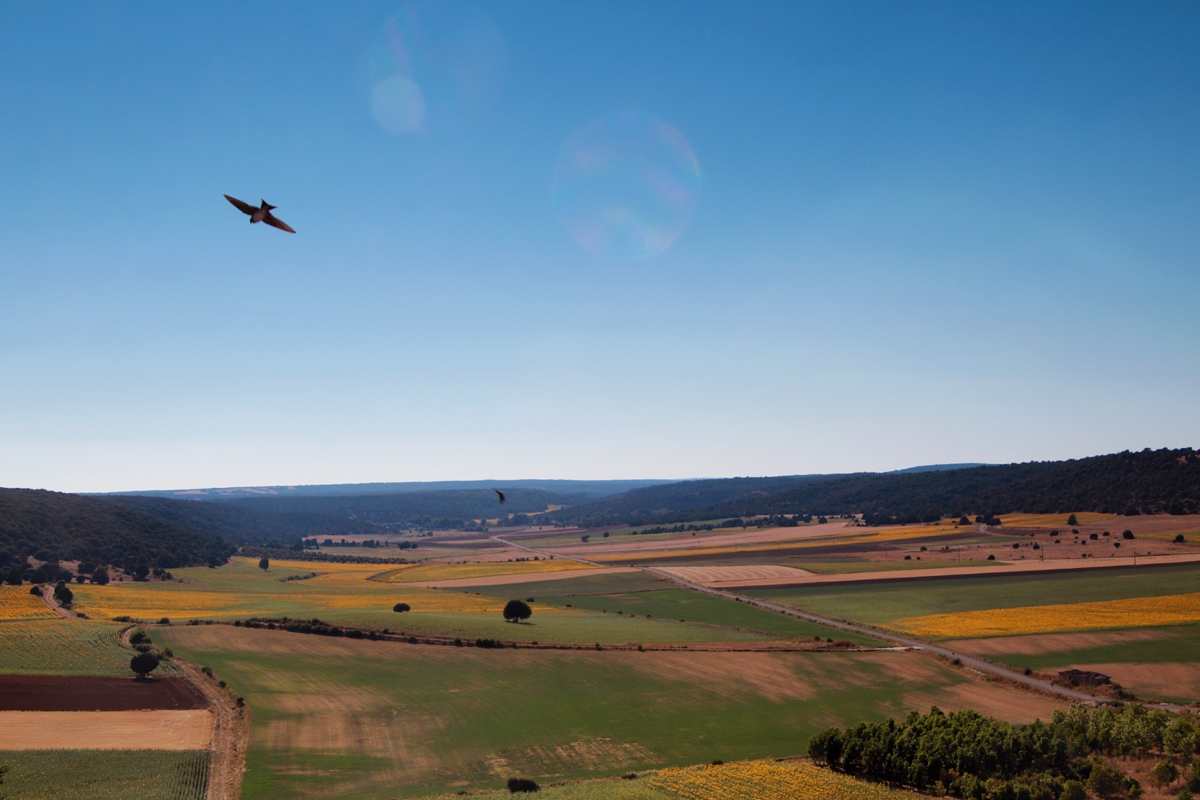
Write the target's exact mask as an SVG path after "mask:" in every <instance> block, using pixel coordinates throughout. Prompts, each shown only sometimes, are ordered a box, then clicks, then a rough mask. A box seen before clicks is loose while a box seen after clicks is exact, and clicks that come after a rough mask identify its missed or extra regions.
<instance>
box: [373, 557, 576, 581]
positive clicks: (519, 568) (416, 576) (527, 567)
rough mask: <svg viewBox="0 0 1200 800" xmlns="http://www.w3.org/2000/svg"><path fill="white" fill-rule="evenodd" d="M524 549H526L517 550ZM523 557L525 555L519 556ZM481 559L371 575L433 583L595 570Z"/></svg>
mask: <svg viewBox="0 0 1200 800" xmlns="http://www.w3.org/2000/svg"><path fill="white" fill-rule="evenodd" d="M517 552H519V553H520V552H523V551H517ZM518 557H520V558H524V557H525V556H524V555H521V556H518ZM530 559H531V560H529V561H511V560H510V561H479V562H473V563H469V564H418V565H414V566H410V567H400V568H399V569H393V570H388V571H387V572H383V573H380V574H379V575H373V576H371V580H373V581H379V582H380V583H418V582H424V583H430V582H441V581H452V580H461V579H463V578H490V577H494V576H497V575H533V574H537V573H543V572H567V571H572V570H589V569H595V567H593V566H591V565H590V564H580V563H579V562H578V561H571V560H570V559H566V558H559V559H554V560H553V561H551V560H550V559H546V560H544V561H543V560H539V561H533V560H532V556H530Z"/></svg>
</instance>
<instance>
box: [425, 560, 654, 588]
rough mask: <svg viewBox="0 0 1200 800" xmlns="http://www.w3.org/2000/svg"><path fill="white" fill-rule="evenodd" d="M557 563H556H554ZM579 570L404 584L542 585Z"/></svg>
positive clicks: (597, 571) (608, 570)
mask: <svg viewBox="0 0 1200 800" xmlns="http://www.w3.org/2000/svg"><path fill="white" fill-rule="evenodd" d="M556 563H557V562H556ZM639 571H640V570H636V569H633V568H631V567H598V568H594V569H590V570H588V571H587V572H586V573H582V574H586V575H588V576H593V575H616V574H618V573H622V572H639ZM580 574H581V573H580V571H579V570H567V571H560V572H535V573H528V572H525V573H517V574H511V573H510V574H505V575H488V576H485V577H482V578H458V579H455V580H448V581H427V582H416V583H406V584H405V585H406V586H416V587H422V588H426V589H455V588H464V589H465V588H468V587H471V586H509V585H512V584H518V583H520V584H525V583H544V582H546V581H562V580H568V579H571V578H578V577H579V576H580Z"/></svg>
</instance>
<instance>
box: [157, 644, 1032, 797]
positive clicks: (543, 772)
mask: <svg viewBox="0 0 1200 800" xmlns="http://www.w3.org/2000/svg"><path fill="white" fill-rule="evenodd" d="M155 635H156V636H159V637H162V640H163V642H164V644H168V645H170V646H171V647H172V648H173V649H174V650H175V652H176V653H178V654H180V655H181V656H184V657H186V658H188V659H190V660H192V661H195V662H197V663H200V664H204V665H206V666H210V667H212V668H213V669H214V670H215V671H216V673H217V674H218V675H220V676H221V677H222V678H223V679H225V680H227V681H228V682H229V684H230V686H231V687H232V688H233V689H234V691H236V692H237V693H238V694H240V695H243V696H245V697H246V699H247V701H248V703H249V704H250V706H251V707H252V708H253V709H254V714H255V721H254V727H253V728H252V730H251V740H250V748H249V751H248V754H247V767H248V772H247V774H246V780H245V784H244V794H243V796H244V797H245V798H247V800H261V798H285V797H295V796H297V795H305V796H320V797H332V798H337V797H408V796H414V795H421V794H429V793H432V792H438V791H458V790H460V789H476V788H479V789H482V788H489V787H496V788H498V787H501V786H503V783H504V781H505V780H507V778H509V777H513V776H526V777H533V778H535V779H536V780H538V781H539V782H547V781H554V780H562V779H572V778H588V777H597V776H602V775H613V774H621V773H623V772H626V771H629V770H644V769H648V768H662V767H669V766H676V765H687V764H696V763H701V762H708V761H711V760H712V759H714V758H721V759H725V760H734V759H746V758H763V757H782V756H790V755H795V754H798V753H802V752H804V749H805V747H806V743H807V738H808V737H809V736H810V735H812V733H814V732H816V731H817V730H820V729H822V728H824V727H827V726H828V725H830V724H834V723H835V722H838V721H845V722H856V721H858V720H876V719H881V718H883V717H884V716H890V715H895V714H901V715H902V714H904V713H906V712H907V711H908V710H910V709H914V708H920V709H921V710H923V711H924V710H927V706H928V705H929V704H933V703H936V704H937V705H939V706H940V707H942V708H944V709H948V710H949V709H956V708H962V707H965V706H966V705H967V704H970V705H972V706H975V707H979V708H983V709H986V710H988V711H989V712H997V711H998V712H999V713H1001V714H1002V715H1010V716H1011V715H1013V714H1014V713H1016V714H1018V716H1016V717H1013V720H1014V721H1022V722H1028V721H1032V719H1033V718H1034V717H1041V718H1043V719H1046V718H1048V717H1049V715H1050V713H1051V711H1052V709H1053V704H1052V703H1051V702H1050V701H1048V700H1045V699H1044V698H1039V697H1035V696H1026V695H1023V694H1019V693H1016V692H1014V691H1013V690H1009V689H1005V688H1003V687H1001V686H998V685H992V684H976V683H974V682H972V681H970V680H968V679H967V678H965V677H964V676H962V675H961V674H959V673H958V672H955V671H953V670H950V669H949V668H946V667H944V666H943V665H941V664H940V663H939V662H937V661H935V660H933V659H929V658H925V657H923V656H920V655H917V654H913V653H903V652H875V653H842V652H826V653H812V652H809V653H739V652H715V653H714V652H700V651H684V650H682V649H680V650H676V651H672V652H662V651H657V652H646V653H639V652H636V651H607V650H606V651H600V652H598V651H594V650H591V651H589V650H570V651H545V650H529V649H522V650H512V649H504V650H479V649H476V648H456V647H436V646H428V645H407V644H400V643H390V642H369V641H354V640H347V639H334V638H328V637H315V636H303V635H299V634H289V633H285V632H280V631H265V630H261V629H258V630H246V629H244V628H228V627H223V628H221V629H217V628H216V627H214V626H198V627H193V626H176V627H171V628H160V629H156V631H155ZM917 703H919V704H920V705H915V704H917ZM1030 703H1033V704H1035V705H1036V708H1034V707H1032V706H1030V705H1029V704H1030ZM632 709H636V713H631V710H632ZM638 783H640V781H639V782H638Z"/></svg>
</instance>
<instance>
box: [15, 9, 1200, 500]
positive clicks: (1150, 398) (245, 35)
mask: <svg viewBox="0 0 1200 800" xmlns="http://www.w3.org/2000/svg"><path fill="white" fill-rule="evenodd" d="M389 18H391V19H392V20H393V21H392V22H391V23H388V20H389ZM1198 33H1200V13H1198V11H1197V7H1196V6H1195V5H1194V4H1187V3H1178V4H1172V3H1100V2H1093V1H1092V0H1089V1H1088V2H1080V3H1065V2H1064V3H1053V4H1045V3H1029V4H1018V3H996V4H990V5H985V4H980V3H966V4H962V3H924V4H922V3H878V4H854V3H832V4H831V3H811V4H801V3H795V2H783V3H748V4H735V3H697V2H693V1H691V0H688V1H687V2H655V3H646V2H612V1H607V0H606V2H568V3H563V2H482V3H480V4H478V5H473V6H472V5H467V4H449V3H418V4H416V5H415V6H413V5H412V4H408V5H406V4H403V3H387V4H381V3H327V4H311V3H246V2H240V3H224V4H215V3H204V4H191V5H181V4H176V3H166V4H163V3H122V4H114V3H89V4H75V3H54V4H46V3H19V2H7V3H4V4H2V5H0V76H2V78H3V79H2V80H0V186H2V187H3V192H0V485H5V486H33V487H45V488H53V489H62V490H89V491H102V490H115V489H134V488H141V489H149V488H174V487H184V486H211V485H257V484H295V483H317V482H322V483H329V482H359V481H391V480H434V479H460V478H461V479H468V478H490V477H495V478H518V477H557V478H617V477H678V478H682V477H693V476H726V475H747V474H750V475H762V474H787V473H804V472H828V471H845V470H868V469H893V468H899V467H906V466H910V465H914V464H922V463H934V462H958V461H987V462H1008V461H1026V460H1031V459H1056V458H1067V457H1078V456H1086V455H1092V454H1097V453H1104V452H1112V451H1117V450H1122V449H1125V448H1134V449H1140V448H1142V447H1147V446H1149V447H1162V446H1195V445H1197V444H1200V435H1198V434H1200V414H1198V413H1197V407H1198V401H1197V398H1200V370H1198V369H1197V366H1198V364H1200V315H1198V313H1197V312H1198V310H1200V307H1198V299H1200V292H1198V289H1200V272H1198V268H1200V265H1198V253H1200V249H1198V245H1200V241H1198V239H1200V224H1198V223H1200V158H1198V152H1200V151H1198V145H1200V48H1197V47H1196V41H1197V34H1198ZM406 60H407V61H406ZM401 62H405V63H401ZM389 80H390V81H391V83H388V84H384V86H383V88H380V87H381V83H382V82H384V81H389ZM404 81H408V83H405V82H404ZM413 86H415V87H416V88H417V90H418V91H419V92H420V96H419V98H418V100H419V103H418V101H416V100H414V99H413V98H414V97H416V95H414V94H413V93H412V87H413ZM385 89H386V90H387V91H389V92H392V94H386V92H384V90H385ZM380 92H384V94H382V95H380V94H379V93H380ZM381 97H382V100H381V99H380V98H381ZM389 98H390V99H389ZM385 101H386V102H385ZM388 102H390V103H392V105H390V106H389V105H387V103H388ZM373 103H374V105H373ZM381 103H382V105H381ZM414 103H417V104H416V105H414ZM389 114H390V115H391V116H388V115H389ZM623 114H624V115H625V117H632V118H637V119H642V120H648V121H649V123H647V124H648V125H649V126H650V127H653V126H654V125H659V126H660V127H661V126H668V127H661V129H662V130H667V131H671V132H674V133H672V134H671V135H675V134H677V135H678V137H679V140H678V141H684V142H686V144H684V145H678V141H676V145H677V146H676V150H677V151H680V148H687V149H689V150H690V156H693V157H694V159H695V164H696V165H698V173H695V174H692V173H688V172H687V170H688V169H690V167H688V166H687V162H686V159H685V161H680V162H678V163H677V164H675V165H674V166H673V167H669V169H676V172H675V173H669V171H668V173H667V174H668V176H669V177H671V176H672V175H673V179H675V178H678V179H679V180H681V181H691V183H690V184H689V185H687V186H685V187H684V188H685V189H687V193H686V196H685V197H684V200H685V203H684V205H685V206H686V208H684V211H683V212H680V214H682V216H678V217H676V218H673V219H672V220H667V221H666V222H664V223H663V224H665V225H667V226H668V227H670V226H674V227H672V228H671V231H672V233H671V235H670V236H668V237H666V239H664V240H663V242H665V244H663V242H660V244H661V245H662V246H658V247H655V248H651V249H652V250H653V252H650V253H649V254H646V253H645V252H640V253H639V252H626V251H623V250H622V249H621V248H620V247H611V248H608V249H605V248H604V247H592V248H590V249H589V248H586V247H584V246H581V244H580V243H579V241H577V239H576V238H575V237H574V236H573V234H574V233H576V231H575V229H573V228H572V227H571V221H570V220H569V219H568V216H569V213H573V212H571V211H570V209H569V208H568V209H567V210H566V211H564V207H562V206H561V203H568V202H570V201H561V198H559V197H558V196H557V195H556V193H555V186H554V180H555V175H556V164H558V163H559V161H560V159H562V158H565V157H566V156H565V155H564V154H567V153H569V152H570V148H571V147H572V146H573V145H572V144H571V142H576V143H578V142H579V141H581V139H580V136H584V137H585V138H586V135H587V131H588V130H592V131H593V132H594V131H595V130H597V128H595V127H593V128H590V129H589V128H588V127H587V126H589V125H593V126H595V125H599V126H600V130H602V131H603V130H604V127H603V126H604V125H606V124H607V125H610V127H611V126H612V125H614V124H616V123H615V122H614V120H620V119H623V118H625V117H623V116H622V115H623ZM397 115H399V116H397ZM597 121H599V122H597ZM643 127H645V126H643ZM647 129H648V128H647ZM581 131H583V132H584V133H582V134H581V133H580V132H581ZM642 133H643V134H644V131H643V132H642ZM635 135H642V134H639V133H638V132H636V131H635ZM645 135H649V134H645ZM614 136H615V134H614ZM573 137H574V138H573ZM618 138H619V137H618ZM618 145H620V142H618ZM676 154H678V153H676ZM618 156H619V153H618ZM648 157H650V158H654V157H656V156H655V155H654V153H651V154H650V156H648ZM680 164H682V165H683V166H680ZM618 171H619V170H618ZM685 173H686V174H685ZM633 174H634V178H635V179H636V178H637V176H638V175H642V174H643V173H642V172H636V171H635V173H633ZM647 174H649V173H647ZM627 177H628V176H627ZM614 186H615V188H614V189H613V191H617V192H619V191H622V186H624V187H625V188H628V189H629V190H630V191H631V192H634V193H635V194H636V191H637V190H638V189H639V186H638V185H637V184H636V180H634V182H633V183H630V182H629V181H626V183H625V184H620V182H619V181H618V182H617V183H616V184H614ZM641 188H642V189H645V188H646V187H644V186H643V187H641ZM222 194H231V195H234V196H235V197H240V198H242V199H243V200H248V201H253V202H255V203H257V202H258V201H259V199H261V198H265V199H267V200H268V201H270V202H271V203H273V204H275V205H277V206H278V207H279V208H278V210H277V211H276V213H277V214H278V216H279V217H280V218H282V219H283V220H285V221H286V222H288V223H289V224H291V225H292V226H293V227H295V228H296V229H297V230H298V231H299V233H298V234H297V235H295V236H292V235H290V234H287V233H284V232H281V231H277V230H274V229H271V228H268V227H266V226H264V225H253V226H252V225H250V224H248V223H247V218H246V217H245V216H243V215H242V214H240V213H239V212H238V211H237V210H235V209H234V208H233V207H231V206H230V205H229V204H227V203H226V202H225V200H224V199H222V197H221V195H222ZM560 201H561V202H560ZM630 202H631V203H635V202H644V198H643V200H642V201H639V200H637V198H633V199H631V200H630ZM649 202H654V201H653V199H652V200H651V201H649ZM656 210H657V211H661V213H662V214H663V215H664V216H669V214H668V211H667V210H664V209H656V208H655V207H653V206H651V207H650V208H649V215H650V216H651V217H653V216H654V213H655V212H656ZM671 213H674V212H671ZM651 221H652V222H653V220H651ZM685 223H686V225H685ZM617 233H618V235H619V234H620V231H619V230H618V231H617ZM676 234H677V235H676Z"/></svg>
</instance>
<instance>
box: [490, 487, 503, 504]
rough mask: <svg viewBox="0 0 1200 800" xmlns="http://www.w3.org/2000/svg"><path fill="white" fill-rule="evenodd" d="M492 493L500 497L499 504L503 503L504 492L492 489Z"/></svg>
mask: <svg viewBox="0 0 1200 800" xmlns="http://www.w3.org/2000/svg"><path fill="white" fill-rule="evenodd" d="M492 491H493V492H495V493H496V494H498V495H500V502H501V503H503V502H504V492H502V491H500V490H499V489H492Z"/></svg>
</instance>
